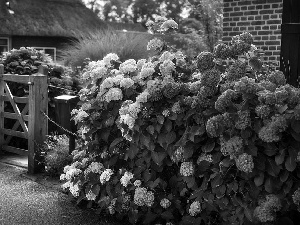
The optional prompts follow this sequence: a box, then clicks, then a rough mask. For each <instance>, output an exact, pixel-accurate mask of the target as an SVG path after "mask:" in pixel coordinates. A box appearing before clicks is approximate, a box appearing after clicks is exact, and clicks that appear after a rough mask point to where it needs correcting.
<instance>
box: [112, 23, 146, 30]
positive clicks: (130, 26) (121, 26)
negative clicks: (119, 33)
mask: <svg viewBox="0 0 300 225" xmlns="http://www.w3.org/2000/svg"><path fill="white" fill-rule="evenodd" d="M106 23H107V25H108V26H109V27H111V28H112V29H114V30H127V31H138V32H147V29H146V28H145V27H143V26H142V24H140V23H117V22H106Z"/></svg>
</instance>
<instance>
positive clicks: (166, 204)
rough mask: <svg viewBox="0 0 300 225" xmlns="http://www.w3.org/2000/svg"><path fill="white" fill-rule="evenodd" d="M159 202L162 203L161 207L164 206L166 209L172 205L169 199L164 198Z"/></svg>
mask: <svg viewBox="0 0 300 225" xmlns="http://www.w3.org/2000/svg"><path fill="white" fill-rule="evenodd" d="M159 204H160V206H161V207H163V208H164V209H166V208H169V207H170V205H171V202H170V200H169V199H167V198H163V199H162V200H161V201H160V203H159Z"/></svg>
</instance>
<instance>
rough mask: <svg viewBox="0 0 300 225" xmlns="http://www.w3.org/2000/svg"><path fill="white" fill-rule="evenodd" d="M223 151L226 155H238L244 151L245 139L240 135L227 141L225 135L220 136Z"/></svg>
mask: <svg viewBox="0 0 300 225" xmlns="http://www.w3.org/2000/svg"><path fill="white" fill-rule="evenodd" d="M220 142H221V143H220V144H221V149H220V150H221V152H222V154H223V155H224V156H227V155H230V157H231V158H234V157H236V156H237V155H239V154H240V153H241V152H242V151H243V147H244V144H243V139H242V138H241V137H238V136H234V137H232V138H230V139H229V140H228V141H225V139H224V137H223V136H221V137H220Z"/></svg>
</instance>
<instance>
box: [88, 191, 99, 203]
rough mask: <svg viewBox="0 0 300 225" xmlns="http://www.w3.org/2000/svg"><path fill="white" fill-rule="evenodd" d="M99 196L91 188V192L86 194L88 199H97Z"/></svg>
mask: <svg viewBox="0 0 300 225" xmlns="http://www.w3.org/2000/svg"><path fill="white" fill-rule="evenodd" d="M96 198H97V195H95V194H94V192H92V190H89V192H88V193H87V194H86V199H87V200H89V201H95V200H96Z"/></svg>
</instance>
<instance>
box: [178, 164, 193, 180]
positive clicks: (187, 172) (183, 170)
mask: <svg viewBox="0 0 300 225" xmlns="http://www.w3.org/2000/svg"><path fill="white" fill-rule="evenodd" d="M193 173H194V165H193V162H183V163H181V166H180V174H181V175H182V176H185V177H188V176H191V175H193Z"/></svg>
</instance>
